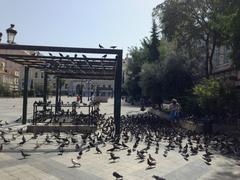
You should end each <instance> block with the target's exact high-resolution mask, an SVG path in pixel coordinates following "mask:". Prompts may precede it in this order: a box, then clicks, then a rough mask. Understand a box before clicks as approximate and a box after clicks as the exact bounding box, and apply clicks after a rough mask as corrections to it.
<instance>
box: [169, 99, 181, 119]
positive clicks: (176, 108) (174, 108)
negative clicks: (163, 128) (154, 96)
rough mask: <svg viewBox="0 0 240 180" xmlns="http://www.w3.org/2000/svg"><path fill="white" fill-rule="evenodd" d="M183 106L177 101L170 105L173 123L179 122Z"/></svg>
mask: <svg viewBox="0 0 240 180" xmlns="http://www.w3.org/2000/svg"><path fill="white" fill-rule="evenodd" d="M180 110H181V106H180V104H179V103H178V102H177V100H176V99H172V100H171V104H170V119H171V120H172V121H173V122H177V120H178V118H179V114H180Z"/></svg>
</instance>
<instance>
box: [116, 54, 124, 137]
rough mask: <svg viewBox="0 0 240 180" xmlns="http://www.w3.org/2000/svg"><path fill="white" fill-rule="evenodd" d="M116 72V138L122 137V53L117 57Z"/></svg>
mask: <svg viewBox="0 0 240 180" xmlns="http://www.w3.org/2000/svg"><path fill="white" fill-rule="evenodd" d="M116 59H117V62H116V71H115V82H114V122H115V137H116V138H119V136H120V128H121V127H120V121H121V88H122V53H119V54H118V55H117V57H116Z"/></svg>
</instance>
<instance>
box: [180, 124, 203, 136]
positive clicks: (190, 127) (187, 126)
mask: <svg viewBox="0 0 240 180" xmlns="http://www.w3.org/2000/svg"><path fill="white" fill-rule="evenodd" d="M180 126H181V127H182V128H184V129H186V130H190V131H195V132H198V133H201V132H203V131H204V125H203V124H202V123H197V124H196V123H194V122H192V121H180Z"/></svg>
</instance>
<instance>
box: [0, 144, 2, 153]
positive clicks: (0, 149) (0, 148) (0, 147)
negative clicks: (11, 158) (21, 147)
mask: <svg viewBox="0 0 240 180" xmlns="http://www.w3.org/2000/svg"><path fill="white" fill-rule="evenodd" d="M2 150H3V144H1V145H0V152H1V151H2Z"/></svg>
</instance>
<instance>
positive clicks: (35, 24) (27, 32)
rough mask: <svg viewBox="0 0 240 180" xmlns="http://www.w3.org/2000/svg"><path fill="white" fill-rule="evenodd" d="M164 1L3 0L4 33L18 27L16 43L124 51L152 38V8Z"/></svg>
mask: <svg viewBox="0 0 240 180" xmlns="http://www.w3.org/2000/svg"><path fill="white" fill-rule="evenodd" d="M161 2H163V0H118V1H117V0H1V3H0V4H1V5H0V32H2V33H3V37H2V39H3V40H2V42H6V36H7V35H6V29H7V28H8V27H9V26H10V24H15V29H16V30H17V31H18V33H17V35H16V38H15V42H16V43H17V44H28V45H49V46H68V47H87V48H98V44H99V43H100V44H102V45H103V46H104V47H110V46H112V45H116V46H118V48H119V49H123V50H124V54H125V55H126V53H127V50H128V47H132V46H139V45H140V41H141V40H142V39H143V38H144V37H148V36H149V35H150V31H151V25H152V17H151V13H152V9H153V8H154V7H155V6H156V5H157V4H159V3H161Z"/></svg>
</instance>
